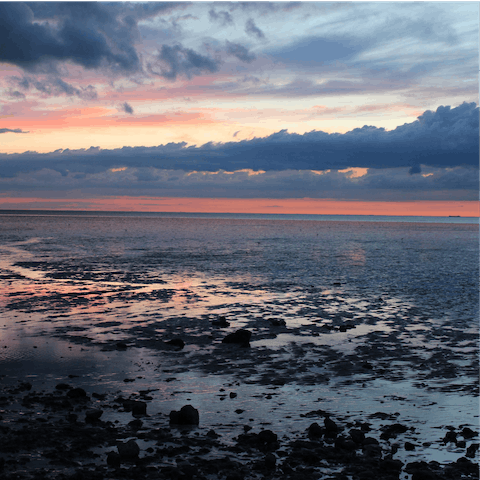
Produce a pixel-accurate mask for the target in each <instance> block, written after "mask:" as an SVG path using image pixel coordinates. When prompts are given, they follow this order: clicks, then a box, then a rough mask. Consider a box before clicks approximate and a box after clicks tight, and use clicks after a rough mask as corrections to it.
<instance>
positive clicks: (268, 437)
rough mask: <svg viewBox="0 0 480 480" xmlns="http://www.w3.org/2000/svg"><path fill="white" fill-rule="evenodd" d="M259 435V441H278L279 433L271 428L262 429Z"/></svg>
mask: <svg viewBox="0 0 480 480" xmlns="http://www.w3.org/2000/svg"><path fill="white" fill-rule="evenodd" d="M257 437H258V441H259V442H262V443H274V442H276V441H277V434H276V433H273V432H272V431H271V430H262V431H261V432H260V433H259V434H258V435H257Z"/></svg>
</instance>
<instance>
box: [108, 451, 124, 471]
mask: <svg viewBox="0 0 480 480" xmlns="http://www.w3.org/2000/svg"><path fill="white" fill-rule="evenodd" d="M121 462H122V458H121V457H120V454H118V453H117V452H108V455H107V464H108V465H110V466H111V467H115V468H117V467H119V466H120V463H121Z"/></svg>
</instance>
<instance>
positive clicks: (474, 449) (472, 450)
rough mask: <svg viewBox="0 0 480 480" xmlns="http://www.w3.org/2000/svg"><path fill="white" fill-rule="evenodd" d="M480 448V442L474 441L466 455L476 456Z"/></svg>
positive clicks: (469, 456)
mask: <svg viewBox="0 0 480 480" xmlns="http://www.w3.org/2000/svg"><path fill="white" fill-rule="evenodd" d="M478 448H479V444H478V443H472V444H471V445H470V446H469V447H468V448H467V453H466V454H465V456H466V457H468V458H475V453H476V452H477V450H478Z"/></svg>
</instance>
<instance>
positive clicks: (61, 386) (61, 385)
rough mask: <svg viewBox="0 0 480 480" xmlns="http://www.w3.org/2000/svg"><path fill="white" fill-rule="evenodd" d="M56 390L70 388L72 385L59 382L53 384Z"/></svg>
mask: <svg viewBox="0 0 480 480" xmlns="http://www.w3.org/2000/svg"><path fill="white" fill-rule="evenodd" d="M55 388H56V389H57V390H61V391H63V390H70V389H71V388H72V387H71V386H70V385H68V384H67V383H59V384H58V385H56V386H55Z"/></svg>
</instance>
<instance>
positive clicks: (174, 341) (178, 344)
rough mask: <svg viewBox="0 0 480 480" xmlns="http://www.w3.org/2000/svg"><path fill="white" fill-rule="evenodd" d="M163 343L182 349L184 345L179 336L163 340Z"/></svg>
mask: <svg viewBox="0 0 480 480" xmlns="http://www.w3.org/2000/svg"><path fill="white" fill-rule="evenodd" d="M165 344H166V345H170V346H171V347H174V348H177V349H178V350H182V348H183V347H184V346H185V342H184V341H183V340H182V339H181V338H179V337H177V338H173V339H172V340H169V341H168V342H165Z"/></svg>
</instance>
